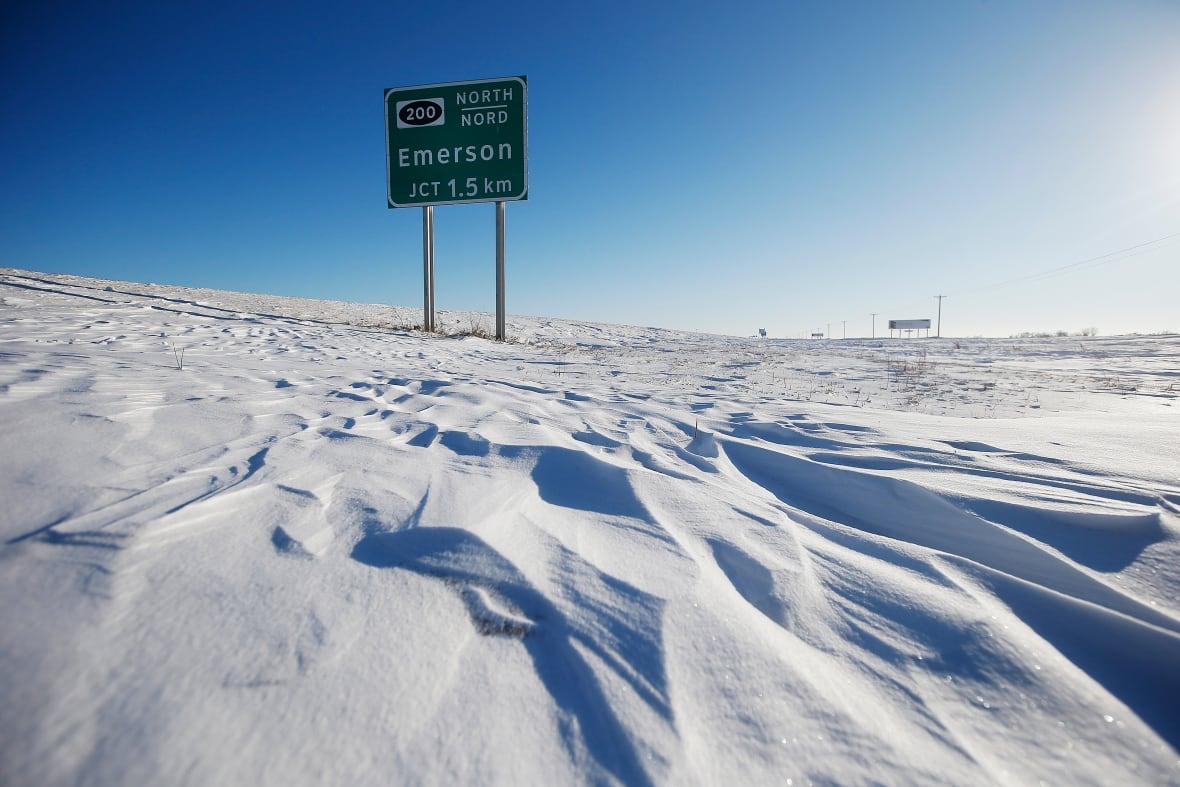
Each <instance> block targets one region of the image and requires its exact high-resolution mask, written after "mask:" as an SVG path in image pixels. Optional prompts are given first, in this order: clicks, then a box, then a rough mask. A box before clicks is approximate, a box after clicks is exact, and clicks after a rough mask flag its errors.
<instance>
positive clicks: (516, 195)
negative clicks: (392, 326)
mask: <svg viewBox="0 0 1180 787" xmlns="http://www.w3.org/2000/svg"><path fill="white" fill-rule="evenodd" d="M527 87H528V83H527V80H526V78H525V77H523V76H520V77H504V78H500V79H479V80H474V81H470V82H444V83H440V84H435V85H417V86H414V87H395V88H388V89H387V90H386V91H385V142H386V157H385V171H386V176H387V178H386V184H387V194H386V196H387V202H388V205H389V207H390V208H409V207H419V206H421V207H422V209H423V213H422V260H423V284H422V287H423V295H424V306H423V320H422V322H423V328H424V330H427V331H433V330H434V328H435V321H434V212H433V210H434V206H435V205H461V204H467V203H473V202H495V203H496V338H497V339H499V340H500V341H504V340H505V338H506V333H505V328H504V323H505V307H504V203H505V202H506V201H511V200H523V199H528V192H529V185H528V100H527Z"/></svg>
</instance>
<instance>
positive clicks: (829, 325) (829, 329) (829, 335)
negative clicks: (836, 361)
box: [824, 323, 832, 339]
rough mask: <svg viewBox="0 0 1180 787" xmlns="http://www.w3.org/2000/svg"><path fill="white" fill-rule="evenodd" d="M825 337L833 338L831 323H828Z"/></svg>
mask: <svg viewBox="0 0 1180 787" xmlns="http://www.w3.org/2000/svg"><path fill="white" fill-rule="evenodd" d="M824 338H825V339H831V338H832V324H831V323H828V332H827V333H825V334H824Z"/></svg>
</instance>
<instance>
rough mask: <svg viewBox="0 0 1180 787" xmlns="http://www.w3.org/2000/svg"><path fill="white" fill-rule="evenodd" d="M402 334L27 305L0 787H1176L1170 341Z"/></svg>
mask: <svg viewBox="0 0 1180 787" xmlns="http://www.w3.org/2000/svg"><path fill="white" fill-rule="evenodd" d="M407 313H408V310H406V311H403V310H395V309H390V308H389V307H380V306H371V307H362V306H357V305H354V304H332V303H325V302H309V301H299V300H296V299H284V298H275V297H267V296H256V295H245V294H240V293H225V292H213V291H193V290H184V289H182V288H174V287H161V286H155V285H139V284H130V283H120V282H105V281H96V280H89V279H83V278H78V277H71V276H62V275H49V274H37V273H31V272H28V271H16V270H12V269H5V270H3V271H2V272H0V424H2V426H3V428H2V429H0V447H2V450H0V493H2V495H3V500H4V505H3V506H2V507H0V539H2V543H3V546H2V547H0V594H2V595H0V599H2V600H3V604H4V617H3V623H2V624H0V649H2V653H3V657H4V665H5V668H4V670H3V671H2V672H0V676H2V677H0V699H2V700H3V701H2V702H0V708H2V710H0V714H2V725H3V730H4V734H3V736H0V741H2V743H0V781H3V782H4V783H5V784H12V785H25V784H29V785H31V784H77V783H87V784H134V783H145V784H146V783H164V784H231V783H236V784H283V783H337V784H339V783H360V784H388V783H401V782H414V783H522V784H542V783H546V784H548V783H561V782H575V783H576V782H590V783H612V782H613V783H626V784H668V783H676V784H722V783H728V784H732V783H767V784H769V783H776V784H792V783H793V784H804V783H821V784H823V783H827V784H834V783H839V784H864V783H912V784H922V783H946V782H953V783H961V784H972V783H994V782H1011V783H1030V784H1035V783H1037V782H1038V781H1044V782H1050V783H1130V782H1139V783H1148V782H1155V783H1162V782H1174V781H1177V780H1180V756H1178V755H1177V747H1178V746H1180V712H1178V711H1177V708H1178V707H1180V705H1178V703H1177V700H1180V669H1178V668H1177V665H1178V664H1180V602H1178V591H1180V569H1178V568H1177V566H1178V565H1180V564H1178V560H1177V558H1178V557H1180V548H1178V540H1177V539H1178V535H1180V514H1178V512H1180V483H1178V479H1180V452H1178V450H1177V446H1180V413H1178V411H1177V407H1176V405H1177V399H1178V398H1180V372H1178V371H1177V370H1178V369H1180V338H1177V337H1174V336H1168V337H1124V338H1114V339H1097V338H1094V339H1085V340H1082V341H1079V340H1077V339H1052V340H1020V341H1014V340H969V341H967V340H960V341H958V342H952V341H950V340H927V341H921V342H903V341H892V342H891V341H879V340H878V341H864V340H857V341H840V342H786V341H773V340H756V339H738V338H726V337H717V336H704V335H694V334H684V333H673V332H667V331H660V330H655V329H644V328H629V327H623V326H606V325H592V324H584V323H574V322H569V321H564V322H563V321H558V320H539V319H524V318H515V319H512V320H510V322H509V332H510V334H511V335H513V336H514V337H515V338H516V340H517V341H516V342H515V343H511V344H496V343H493V342H489V341H486V340H483V339H479V338H474V337H470V336H469V337H451V338H443V337H439V336H427V335H422V334H419V333H416V332H414V331H412V330H398V329H397V327H398V325H397V324H398V323H399V322H406V321H407V319H406V317H405V315H406V314H407ZM443 318H444V325H447V324H448V323H447V320H450V323H449V324H450V325H451V327H452V328H455V327H456V326H458V327H463V324H464V323H465V322H466V324H468V325H471V324H473V322H474V321H475V320H476V319H477V318H476V317H473V316H471V315H447V314H444V315H443ZM181 353H183V355H182V354H181Z"/></svg>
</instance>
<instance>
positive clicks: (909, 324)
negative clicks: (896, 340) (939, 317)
mask: <svg viewBox="0 0 1180 787" xmlns="http://www.w3.org/2000/svg"><path fill="white" fill-rule="evenodd" d="M921 329H925V330H930V320H890V321H889V330H891V331H916V330H921Z"/></svg>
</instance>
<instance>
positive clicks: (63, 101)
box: [0, 0, 1180, 337]
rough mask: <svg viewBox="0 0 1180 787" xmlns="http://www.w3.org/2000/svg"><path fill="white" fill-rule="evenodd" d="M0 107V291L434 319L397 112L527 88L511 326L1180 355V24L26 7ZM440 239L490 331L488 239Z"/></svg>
mask: <svg viewBox="0 0 1180 787" xmlns="http://www.w3.org/2000/svg"><path fill="white" fill-rule="evenodd" d="M0 75H2V78H0V97H2V104H0V106H2V110H0V265H8V266H15V267H25V268H33V269H38V270H45V271H61V272H70V273H78V274H84V275H93V276H100V277H106V278H119V279H130V280H135V281H155V282H161V283H170V284H183V285H192V286H203V287H216V288H223V289H237V290H248V291H255V292H267V293H275V294H285V295H301V296H309V297H320V298H331V299H341V300H354V301H361V302H377V303H392V304H398V305H406V306H413V307H420V305H421V297H422V296H421V291H422V281H421V276H422V274H421V266H422V263H421V255H422V251H421V210H420V209H416V208H411V209H400V210H390V209H388V208H387V207H386V197H385V131H384V112H383V105H382V94H383V89H384V88H387V87H395V86H403V85H415V84H425V83H434V82H445V81H456V80H467V79H478V78H485V77H499V76H513V75H526V76H527V77H528V89H529V95H528V101H529V118H528V122H529V199H528V200H527V201H523V202H512V203H509V204H508V210H507V226H508V238H507V239H508V244H507V246H508V249H507V251H508V299H507V300H508V310H509V312H510V313H516V314H530V315H544V316H556V317H570V318H584V319H591V320H600V321H606V322H622V323H629V324H640V325H657V326H663V327H670V328H684V329H691V330H702V331H712V332H719V333H732V334H738V335H741V334H752V333H754V332H755V331H756V330H757V329H758V328H759V327H764V328H766V329H767V330H768V331H769V332H770V333H771V335H778V336H783V335H788V336H798V335H801V334H803V333H805V332H810V331H812V330H821V331H826V330H828V325H831V331H832V333H833V334H834V335H835V336H837V337H839V336H840V335H842V333H843V332H845V331H846V332H847V335H848V336H862V335H868V334H869V332H870V330H871V317H870V315H871V313H873V312H876V313H878V317H877V331H878V333H880V332H881V331H882V327H883V325H884V321H885V320H887V319H889V318H922V317H931V318H933V317H935V312H936V306H937V304H936V301H935V300H934V298H933V296H935V295H938V294H945V295H946V296H948V297H947V299H946V300H945V301H944V302H943V313H942V328H943V334H944V335H954V336H972V335H1001V336H1006V335H1009V334H1012V333H1016V332H1019V331H1035V330H1056V329H1066V330H1071V331H1072V330H1080V329H1083V328H1088V327H1092V326H1093V327H1097V328H1098V329H1099V330H1100V331H1101V332H1103V333H1114V332H1130V331H1142V332H1150V331H1158V330H1164V329H1171V330H1180V237H1172V238H1170V239H1169V240H1161V239H1164V238H1168V237H1169V236H1173V235H1176V234H1177V233H1180V3H1177V2H1175V1H1173V0H1169V1H1165V0H1158V1H1152V0H1111V1H1110V2H1089V1H1088V0H1077V1H1076V2H1074V1H1071V2H1029V1H1021V0H1017V1H1014V2H1009V1H1008V0H993V1H992V2H969V1H968V0H955V1H953V2H942V1H941V0H930V2H832V3H827V2H812V1H810V0H808V1H807V2H734V3H723V4H722V3H708V4H700V5H697V4H691V3H689V4H686V3H681V2H676V3H671V2H669V3H633V2H599V3H553V2H543V3H542V2H537V3H512V2H503V3H488V2H479V3H445V2H437V3H395V2H389V1H388V0H384V1H383V2H374V3H329V2H299V1H296V2H287V3H254V2H246V3H218V2H202V3H189V2H118V1H117V0H115V1H112V2H104V3H91V2H86V3H82V2H23V3H5V4H4V5H3V10H2V11H0ZM435 216H436V218H435V220H436V258H437V259H436V268H437V306H438V308H440V309H479V310H485V311H491V310H493V309H494V308H495V279H494V269H495V249H494V242H495V224H494V208H493V206H492V205H491V204H483V205H467V206H448V207H440V208H437V209H436V210H435ZM1155 241H1158V242H1155ZM1142 244H1147V245H1142ZM1132 247H1134V248H1132ZM1122 250H1128V251H1122ZM1112 252H1119V253H1116V254H1111V253H1112ZM1105 255H1110V256H1105ZM844 321H846V326H845V322H844Z"/></svg>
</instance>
